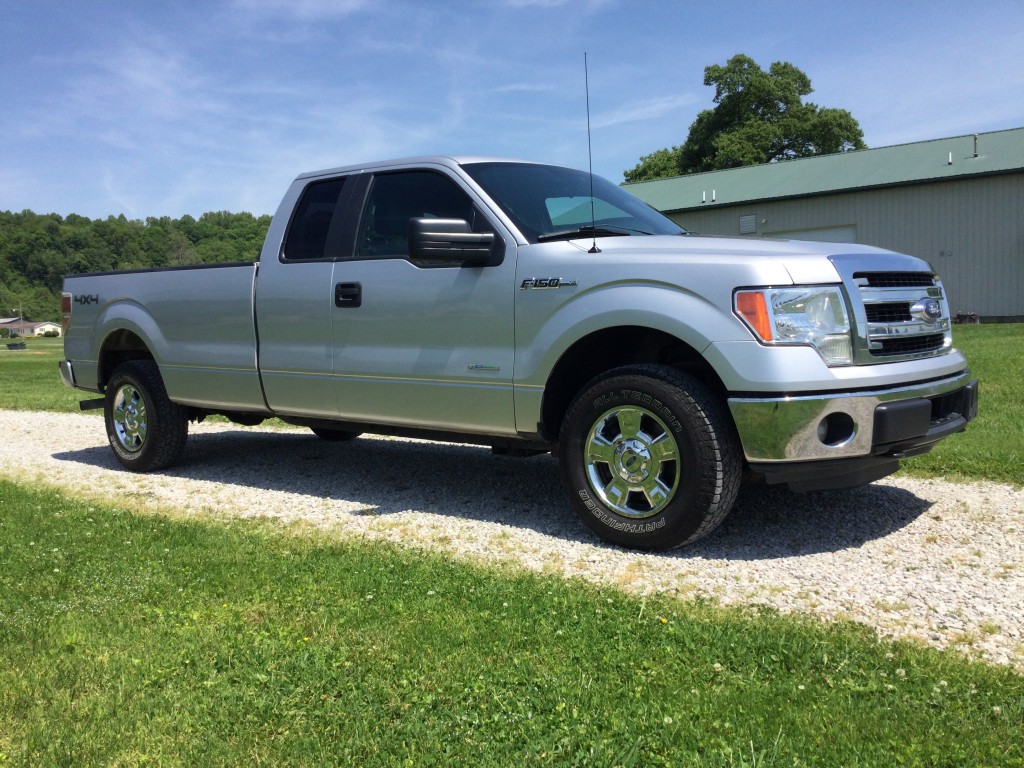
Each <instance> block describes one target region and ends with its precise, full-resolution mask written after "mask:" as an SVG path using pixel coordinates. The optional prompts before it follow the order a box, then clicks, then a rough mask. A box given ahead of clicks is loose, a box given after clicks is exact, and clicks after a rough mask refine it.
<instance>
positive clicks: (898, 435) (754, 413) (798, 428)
mask: <svg viewBox="0 0 1024 768" xmlns="http://www.w3.org/2000/svg"><path fill="white" fill-rule="evenodd" d="M977 392H978V385H977V381H973V380H971V378H970V372H969V371H964V372H963V373H961V374H958V375H957V376H953V377H951V378H947V379H942V380H941V381H934V382H929V383H927V384H919V385H915V386H910V387H902V388H899V389H887V390H883V391H877V392H856V393H831V394H823V395H814V396H809V397H781V398H745V397H744V398H730V399H729V408H730V410H731V411H732V416H733V420H734V422H735V423H736V429H737V431H738V432H739V436H740V441H741V442H742V443H743V451H744V454H745V455H746V457H747V461H749V462H798V461H820V460H827V459H846V458H853V457H858V456H872V455H874V456H881V455H884V456H887V457H889V458H892V459H899V458H903V457H905V456H909V455H913V454H914V453H921V452H924V451H927V450H928V448H930V447H931V446H932V445H933V444H934V443H936V442H938V441H939V440H941V439H942V438H943V437H945V436H946V435H949V434H952V433H953V432H959V431H962V430H963V429H964V427H965V426H966V424H967V422H969V421H970V420H971V419H973V418H974V416H975V415H976V414H977V403H978V400H977V397H978V395H977Z"/></svg>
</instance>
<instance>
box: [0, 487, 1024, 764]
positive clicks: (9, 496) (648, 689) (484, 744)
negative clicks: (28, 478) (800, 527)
mask: <svg viewBox="0 0 1024 768" xmlns="http://www.w3.org/2000/svg"><path fill="white" fill-rule="evenodd" d="M0 563H2V566H0V653H2V658H3V659H4V664H3V665H0V691H2V692H3V695H2V696H0V766H4V768H6V766H8V765H10V766H88V765H117V766H143V765H146V766H149V765H154V766H172V765H173V766H178V765H181V766H193V765H202V766H239V765H274V766H280V765H311V766H314V765H315V766H322V765H358V766H376V765H381V766H385V765H386V766H392V765H415V766H429V765H446V766H448V765H454V766H459V765H472V766H510V765H557V766H565V765H588V766H589V765H594V766H606V765H607V766H612V765H622V766H628V765H638V766H669V765H671V766H680V765H692V766H800V765H804V766H832V765H835V766H840V765H841V766H877V765H937V766H938V765H942V766H971V765H978V766H982V765H984V766H1003V765H1006V766H1009V765H1022V764H1024V739H1022V738H1021V733H1022V728H1024V678H1021V677H1020V676H1019V675H1016V674H1014V673H1013V672H1011V671H1010V670H1007V669H1002V668H995V667H990V666H987V665H983V664H979V663H974V662H970V661H968V660H965V659H963V658H961V657H959V656H957V655H955V654H953V653H946V652H938V651H934V650H930V649H927V648H923V647H919V646H916V645H910V644H889V643H883V642H880V641H878V640H876V639H875V638H874V637H873V635H872V634H871V632H870V631H869V630H867V629H864V628H861V627H857V626H853V625H842V624H837V625H825V624H821V623H818V622H814V621H811V620H804V619H796V618H786V617H779V616H777V615H774V614H772V613H769V612H766V611H754V610H747V611H741V610H724V609H720V608H715V607H712V606H709V605H706V604H702V603H681V602H678V601H673V600H669V599H648V600H638V599H635V598H627V597H626V596H624V595H622V594H620V593H618V592H616V591H614V590H601V589H597V588H593V587H587V586H582V585H579V584H575V583H569V582H565V581H562V580H558V579H553V578H545V577H540V576H526V575H520V574H513V573H503V572H500V571H495V570H485V569H483V568H477V567H472V566H469V565H465V564H459V563H454V562H452V561H450V560H448V559H445V558H442V557H440V556H433V555H420V554H414V553H411V552H407V551H403V550H401V549H398V548H392V547H389V546H384V545H380V544H360V543H339V542H336V541H331V540H330V539H329V538H328V537H327V535H326V534H322V533H314V532H309V531H304V530H303V529H300V528H294V527H293V528H281V527H278V526H272V525H260V524H254V523H251V522H246V523H215V522H210V521H189V520H184V519H175V518H168V517H163V516H156V515H142V516H140V515H134V514H131V513H129V512H127V511H125V510H123V509H118V508H111V507H105V506H102V505H99V504H95V503H88V504H86V503H83V502H79V501H75V500H72V499H69V498H66V497H64V496H61V495H59V494H57V493H55V492H50V491H38V490H31V489H26V488H23V487H20V486H17V485H14V484H11V483H7V482H3V483H0Z"/></svg>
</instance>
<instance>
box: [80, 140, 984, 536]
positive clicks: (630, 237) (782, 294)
mask: <svg viewBox="0 0 1024 768" xmlns="http://www.w3.org/2000/svg"><path fill="white" fill-rule="evenodd" d="M62 314H63V320H64V324H65V328H66V333H65V337H64V339H65V340H64V350H65V358H66V359H64V360H63V361H61V363H60V373H61V377H62V380H63V381H64V383H65V384H67V385H68V386H71V387H76V388H78V389H81V390H86V391H88V392H94V393H99V394H102V395H103V397H102V398H93V399H91V400H85V401H83V403H82V407H83V408H90V407H95V408H100V407H102V408H104V410H105V421H106V431H107V436H108V439H109V442H110V446H111V448H112V449H113V451H114V454H115V455H116V457H117V460H118V461H119V462H120V463H121V464H122V465H123V466H124V467H126V468H127V469H129V470H134V471H148V470H156V469H161V468H163V467H167V466H168V465H170V464H172V463H173V462H176V461H178V460H179V459H181V458H182V455H183V453H184V449H185V442H186V435H187V433H188V424H189V422H190V421H193V420H202V419H203V418H205V417H206V416H207V415H210V414H224V415H226V416H227V417H228V418H229V419H231V420H232V421H234V422H237V423H240V424H258V423H260V422H261V421H263V420H264V419H267V418H270V417H277V418H280V419H283V420H284V421H286V422H288V423H291V424H295V425H301V426H306V427H308V428H310V429H312V431H313V432H314V433H315V434H316V435H318V436H319V437H321V438H323V439H324V440H335V441H337V440H348V439H351V438H354V437H356V436H358V435H359V434H360V433H362V432H372V433H377V434H387V435H404V436H416V437H426V438H431V439H437V440H447V441H456V442H466V443H475V444H480V445H485V446H487V445H489V446H491V447H492V449H493V450H494V451H495V452H498V453H504V454H509V455H531V454H534V453H539V452H548V451H550V452H553V453H555V454H556V455H557V457H558V461H559V465H560V470H561V475H562V479H563V483H564V486H565V491H566V494H567V496H568V498H569V501H570V504H571V506H572V507H573V508H574V509H575V511H576V513H577V514H578V515H579V516H580V518H581V519H582V520H583V522H584V523H586V524H587V525H589V526H590V527H591V528H592V529H593V530H594V531H596V532H597V533H598V534H599V535H601V536H602V537H604V538H605V539H606V540H608V541H611V542H614V543H617V544H621V545H624V546H628V547H638V548H647V549H667V548H670V547H674V546H678V545H681V544H685V543H688V542H692V541H694V540H696V539H698V538H700V537H702V536H704V535H706V534H707V533H708V532H710V531H711V530H712V529H714V528H715V526H716V525H718V523H719V522H721V520H722V519H723V518H724V517H725V515H726V513H727V512H728V511H729V509H730V507H731V506H732V505H733V502H734V501H735V498H736V494H737V491H738V489H739V486H740V482H741V479H743V478H744V477H745V476H746V477H755V478H756V477H757V476H761V477H762V478H763V479H765V480H767V481H768V482H770V483H787V484H789V485H790V486H792V487H793V488H795V489H797V490H813V489H821V488H841V487H846V486H852V485H858V484H863V483H867V482H871V481H873V480H876V479H878V478H880V477H883V476H885V475H888V474H890V473H892V472H894V471H895V470H896V469H897V468H898V465H899V461H900V459H903V458H905V457H908V456H913V455H916V454H920V453H924V452H926V451H928V450H930V449H931V447H932V446H933V445H934V444H935V443H936V442H937V441H939V440H941V439H942V438H944V437H946V436H947V435H950V434H951V433H954V432H958V431H961V430H963V429H964V427H965V425H966V424H967V422H969V421H970V420H971V419H972V418H973V417H974V415H975V413H976V411H977V382H976V381H975V380H973V379H972V378H971V376H970V373H969V370H968V367H967V362H966V361H965V359H964V357H963V355H962V354H961V353H960V352H959V351H957V350H956V349H955V348H954V347H953V346H952V338H951V323H950V310H949V306H948V302H947V298H946V295H945V293H944V290H943V286H942V283H941V281H940V279H939V277H938V275H936V274H935V272H934V271H933V270H932V268H931V267H930V266H929V265H928V264H927V263H926V262H924V261H921V260H920V259H917V258H914V257H911V256H907V255H901V254H897V253H892V252H889V251H884V250H881V249H878V248H873V247H867V246H861V245H850V244H825V243H806V242H788V241H770V240H758V239H737V238H720V237H700V236H695V235H691V234H689V233H687V232H685V231H683V230H682V229H680V227H679V226H678V225H676V224H675V223H674V222H672V221H671V220H669V219H667V218H665V217H664V216H662V215H661V214H659V213H657V212H656V211H654V210H653V209H651V208H650V207H648V206H647V205H645V204H644V203H642V202H640V201H639V200H637V199H636V198H634V197H632V196H631V195H629V194H628V193H627V192H625V191H624V190H622V189H620V188H619V187H617V186H615V185H614V184H612V183H610V182H608V181H605V180H603V179H600V178H597V177H593V176H591V175H590V174H588V173H585V172H581V171H576V170H571V169H567V168H561V167H557V166H551V165H542V164H536V163H528V162H520V161H508V160H495V159H488V158H468V157H464V158H454V157H428V158H413V159H407V160H396V161H390V162H381V163H373V164H369V165H360V166H353V167H347V168H337V169H332V170H326V171H319V172H315V173H307V174H303V175H300V176H299V177H298V178H297V179H296V180H295V181H294V183H293V184H292V185H291V187H290V189H289V190H288V192H287V194H286V195H285V197H284V199H283V201H282V202H281V205H280V208H279V209H278V211H277V214H276V215H275V216H274V219H273V221H272V223H271V225H270V229H269V232H268V234H267V238H266V242H265V244H264V246H263V250H262V253H261V254H260V259H259V262H258V263H244V264H225V265H215V266H213V265H211V266H199V267H184V268H170V269H156V270H135V271H126V272H114V273H104V274H90V275H76V276H70V277H68V278H67V279H66V281H65V284H64V294H63V297H62Z"/></svg>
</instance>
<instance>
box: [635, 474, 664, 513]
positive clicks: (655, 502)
mask: <svg viewBox="0 0 1024 768" xmlns="http://www.w3.org/2000/svg"><path fill="white" fill-rule="evenodd" d="M641 490H642V491H643V494H644V496H645V497H647V503H648V504H650V505H651V509H659V508H660V507H661V506H662V505H663V504H665V503H666V502H668V500H669V497H670V496H671V495H672V489H671V488H669V487H668V486H667V485H665V483H664V482H663V481H662V479H661V477H660V476H658V475H651V476H650V477H648V478H647V479H646V480H645V481H644V482H643V484H642V487H641Z"/></svg>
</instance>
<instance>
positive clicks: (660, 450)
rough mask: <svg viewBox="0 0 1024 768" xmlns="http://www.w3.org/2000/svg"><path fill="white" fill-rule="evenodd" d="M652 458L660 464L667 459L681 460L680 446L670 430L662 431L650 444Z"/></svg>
mask: <svg viewBox="0 0 1024 768" xmlns="http://www.w3.org/2000/svg"><path fill="white" fill-rule="evenodd" d="M648 450H649V451H650V452H651V459H652V460H653V461H654V462H655V463H657V464H658V465H659V466H660V465H662V464H664V463H665V462H667V461H678V460H679V448H678V446H676V441H675V439H673V437H672V436H671V435H670V434H669V433H668V432H662V433H661V434H660V435H658V436H657V437H656V438H654V440H653V441H652V442H651V443H650V445H648Z"/></svg>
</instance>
